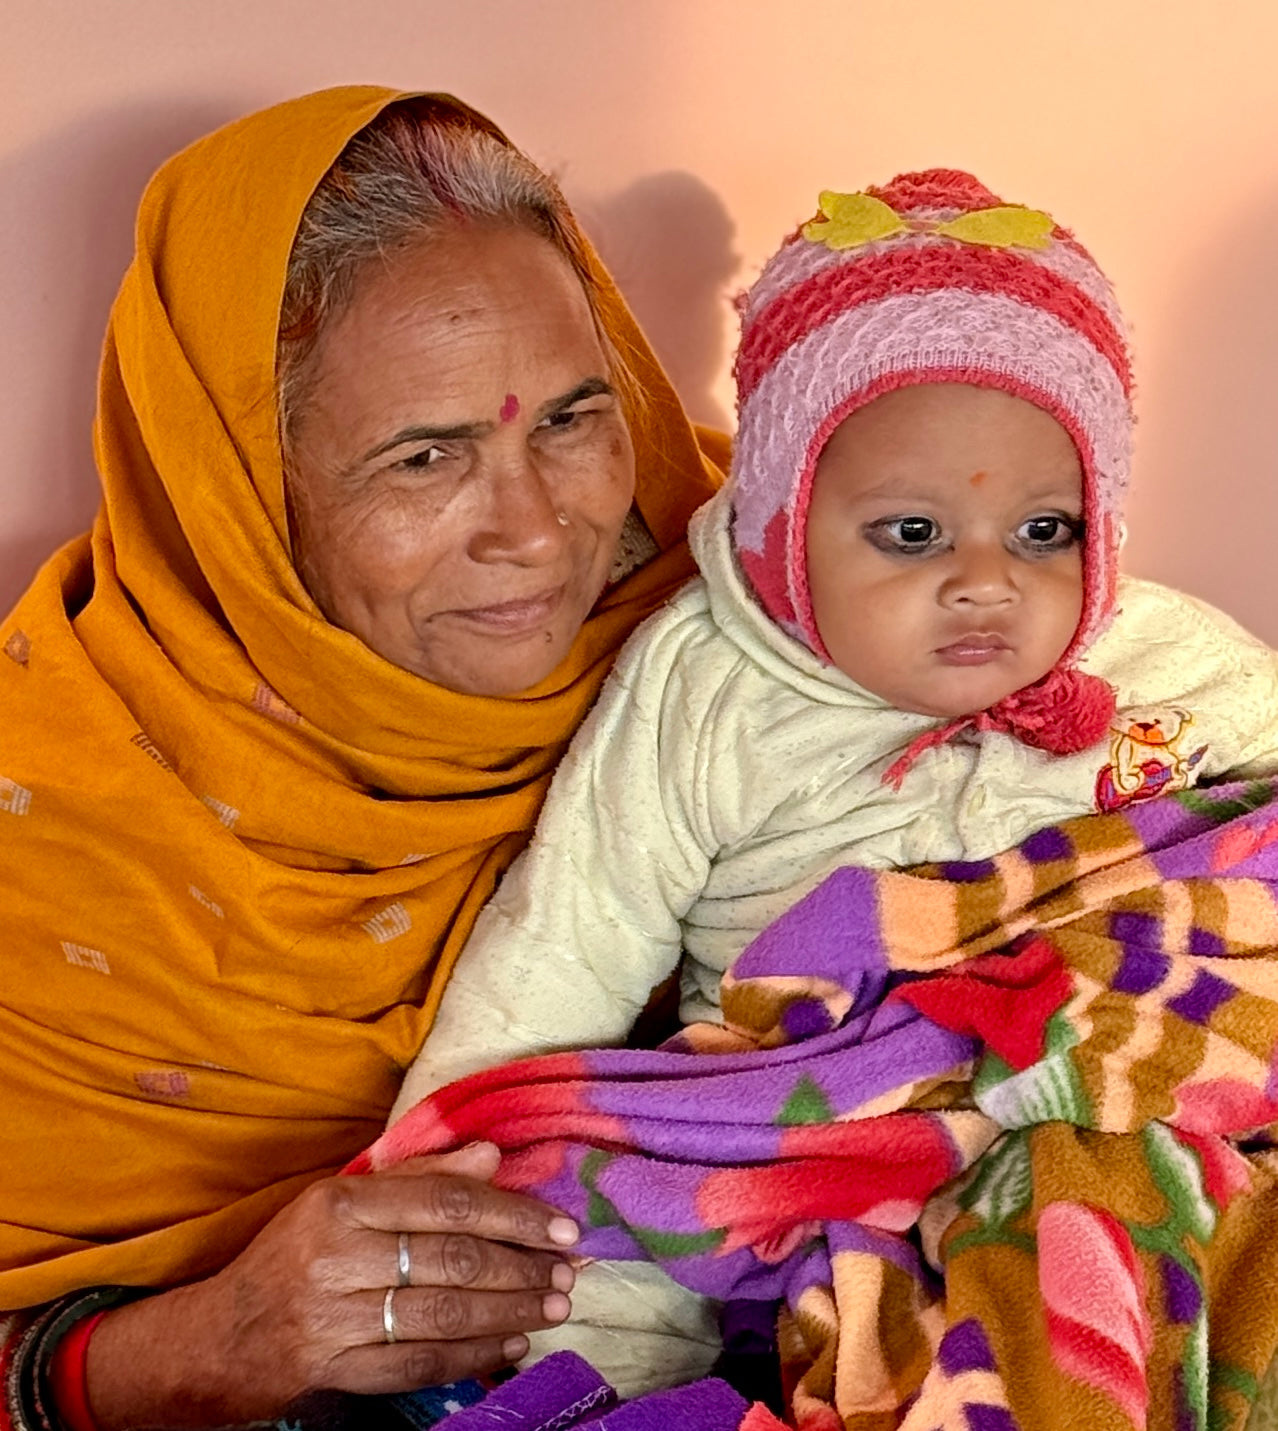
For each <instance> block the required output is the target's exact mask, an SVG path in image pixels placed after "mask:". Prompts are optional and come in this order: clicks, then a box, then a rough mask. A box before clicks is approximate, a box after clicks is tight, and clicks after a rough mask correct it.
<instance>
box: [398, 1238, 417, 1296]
mask: <svg viewBox="0 0 1278 1431" xmlns="http://www.w3.org/2000/svg"><path fill="white" fill-rule="evenodd" d="M396 1266H397V1269H398V1273H399V1285H400V1286H401V1287H411V1286H412V1283H413V1259H412V1257H411V1256H410V1255H409V1252H408V1233H406V1232H401V1233H400V1234H399V1254H398V1257H397V1259H396Z"/></svg>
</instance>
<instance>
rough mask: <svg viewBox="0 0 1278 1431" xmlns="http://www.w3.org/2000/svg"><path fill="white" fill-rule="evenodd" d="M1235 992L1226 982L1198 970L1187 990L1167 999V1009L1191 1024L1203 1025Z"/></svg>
mask: <svg viewBox="0 0 1278 1431" xmlns="http://www.w3.org/2000/svg"><path fill="white" fill-rule="evenodd" d="M1237 992H1238V990H1237V989H1235V988H1234V986H1233V985H1232V984H1230V983H1228V982H1226V980H1224V979H1220V978H1217V977H1216V975H1215V974H1209V973H1208V972H1207V970H1206V969H1200V970H1199V971H1198V973H1197V975H1196V976H1195V978H1194V982H1193V983H1192V984H1191V985H1190V986H1189V988H1187V989H1186V990H1185V992H1184V993H1183V994H1177V995H1176V997H1175V998H1174V999H1169V1000H1168V1001H1167V1007H1168V1008H1169V1009H1170V1010H1171V1011H1172V1013H1174V1014H1179V1016H1180V1017H1181V1018H1182V1019H1186V1020H1188V1022H1190V1023H1191V1024H1205V1023H1206V1022H1207V1020H1208V1019H1209V1018H1211V1016H1212V1014H1214V1013H1215V1012H1216V1010H1217V1009H1218V1008H1220V1006H1221V1004H1224V1003H1228V1001H1229V1000H1230V999H1232V998H1233V996H1234V995H1235V994H1236V993H1237Z"/></svg>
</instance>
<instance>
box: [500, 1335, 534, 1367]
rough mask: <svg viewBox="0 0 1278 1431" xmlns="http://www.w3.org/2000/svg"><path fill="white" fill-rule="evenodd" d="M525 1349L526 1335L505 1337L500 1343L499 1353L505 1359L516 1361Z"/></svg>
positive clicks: (526, 1346) (526, 1343)
mask: <svg viewBox="0 0 1278 1431" xmlns="http://www.w3.org/2000/svg"><path fill="white" fill-rule="evenodd" d="M527 1350H528V1338H527V1337H507V1338H506V1340H505V1341H504V1342H502V1344H501V1354H502V1356H504V1357H505V1358H506V1360H507V1361H518V1360H519V1358H520V1357H521V1356H523V1355H524V1353H525V1352H526V1351H527Z"/></svg>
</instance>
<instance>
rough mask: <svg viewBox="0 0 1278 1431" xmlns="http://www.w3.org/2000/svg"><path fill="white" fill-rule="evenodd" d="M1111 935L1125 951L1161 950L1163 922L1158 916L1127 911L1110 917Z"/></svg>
mask: <svg viewBox="0 0 1278 1431" xmlns="http://www.w3.org/2000/svg"><path fill="white" fill-rule="evenodd" d="M1109 934H1110V938H1111V939H1117V940H1118V941H1119V942H1120V943H1121V944H1122V945H1123V947H1124V948H1125V949H1161V948H1162V943H1163V937H1162V936H1163V921H1162V920H1161V919H1159V917H1158V916H1157V915H1156V914H1136V913H1134V912H1133V911H1131V910H1125V911H1123V912H1122V913H1120V914H1114V915H1111V916H1110V920H1109Z"/></svg>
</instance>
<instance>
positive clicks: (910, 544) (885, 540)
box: [866, 517, 941, 556]
mask: <svg viewBox="0 0 1278 1431" xmlns="http://www.w3.org/2000/svg"><path fill="white" fill-rule="evenodd" d="M866 535H867V536H868V537H869V539H870V541H871V542H872V543H873V544H874V545H875V546H876V547H878V548H879V549H880V550H881V551H887V552H903V553H908V554H909V555H911V556H913V555H914V554H915V553H916V552H925V551H930V550H931V548H932V547H934V546H935V545H936V543H937V542H938V541H939V540H940V537H941V527H940V523H938V522H934V521H933V520H932V518H931V517H885V518H884V519H883V521H881V522H874V523H872V524H871V525H870V526H869V527H868V528H867V530H866Z"/></svg>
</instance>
